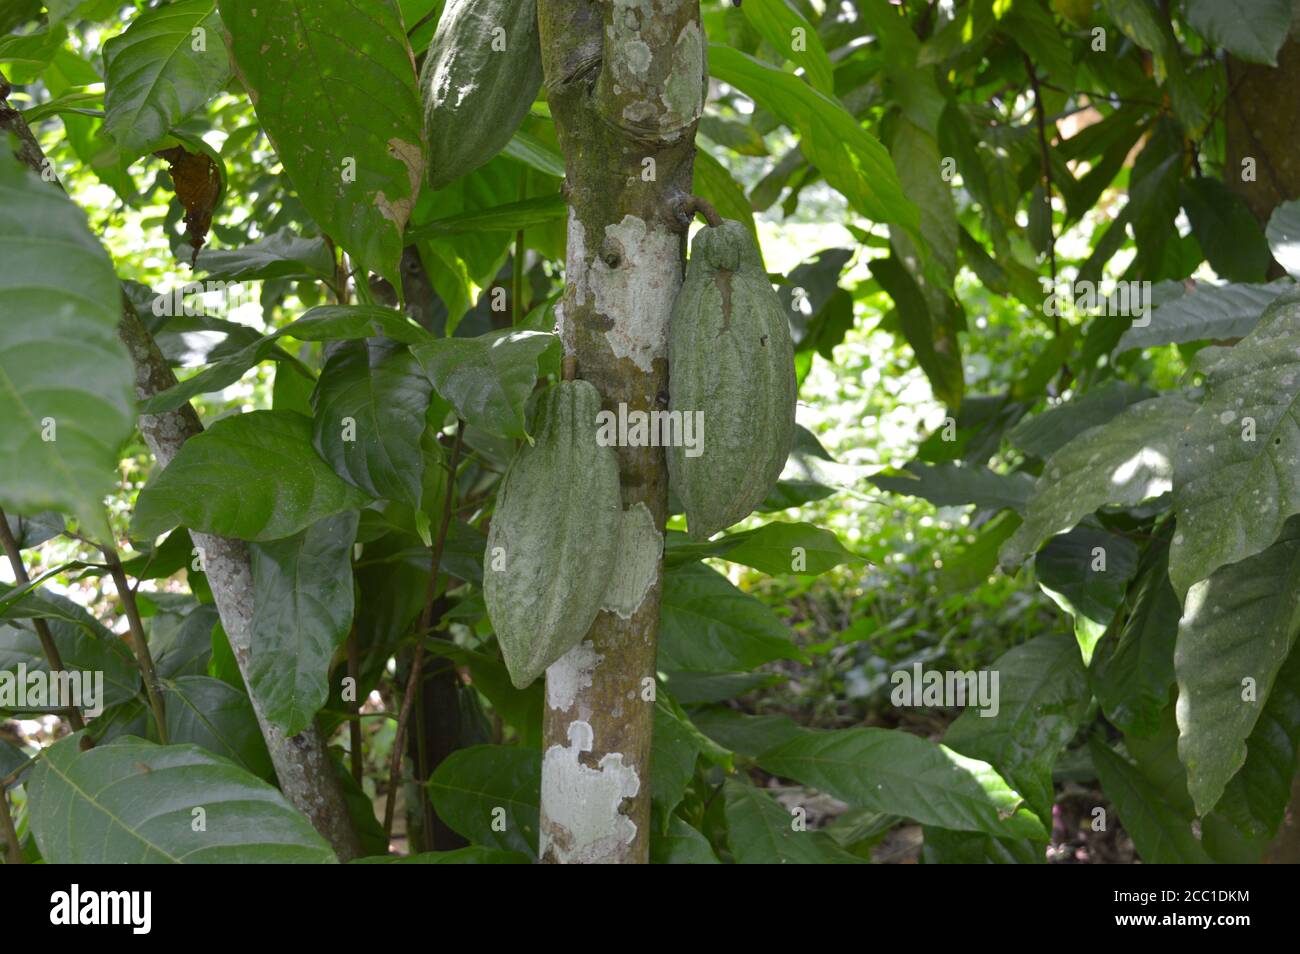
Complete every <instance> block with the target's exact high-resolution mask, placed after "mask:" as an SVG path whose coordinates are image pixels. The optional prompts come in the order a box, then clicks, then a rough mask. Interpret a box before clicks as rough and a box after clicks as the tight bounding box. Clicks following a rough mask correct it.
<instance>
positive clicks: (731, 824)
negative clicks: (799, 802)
mask: <svg viewBox="0 0 1300 954" xmlns="http://www.w3.org/2000/svg"><path fill="white" fill-rule="evenodd" d="M723 797H724V798H725V799H726V801H727V841H728V843H729V844H730V845H731V851H732V854H734V855H735V856H736V861H737V863H739V864H742V865H770V864H780V865H824V864H841V865H853V864H862V863H863V860H862V859H861V858H858V857H856V856H855V855H851V854H849V853H848V852H847V851H845V850H844V849H842V848H841V847H840V846H839V845H837V844H836V843H835V839H833V838H831V836H830V835H828V834H826V832H824V831H817V830H815V829H807V828H800V829H796V827H795V825H796V817H795V815H794V813H793V812H791V811H789V810H787V809H786V808H783V807H782V806H781V805H780V803H778V802H777V801H776V800H775V799H774V798H773V797H772V796H771V795H769V794H767V793H766V792H764V791H762V790H761V789H757V788H755V787H754V786H753V785H746V784H745V783H744V782H737V781H734V780H731V779H728V780H727V781H726V782H725V783H724V784H723Z"/></svg>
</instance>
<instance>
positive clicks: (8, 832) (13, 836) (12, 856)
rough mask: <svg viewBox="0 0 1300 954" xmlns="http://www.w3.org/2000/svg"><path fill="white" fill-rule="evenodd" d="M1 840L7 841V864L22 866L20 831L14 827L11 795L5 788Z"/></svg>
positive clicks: (0, 809) (0, 803) (1, 801)
mask: <svg viewBox="0 0 1300 954" xmlns="http://www.w3.org/2000/svg"><path fill="white" fill-rule="evenodd" d="M0 838H3V839H4V840H5V864H7V865H21V864H22V863H23V852H22V847H21V846H20V845H19V843H18V829H17V828H15V827H14V816H13V815H12V814H10V812H9V793H8V792H6V791H5V790H4V789H3V788H0Z"/></svg>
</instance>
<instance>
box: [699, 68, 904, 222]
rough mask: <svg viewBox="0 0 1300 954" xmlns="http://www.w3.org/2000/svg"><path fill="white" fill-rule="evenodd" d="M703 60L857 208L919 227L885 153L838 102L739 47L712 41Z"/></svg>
mask: <svg viewBox="0 0 1300 954" xmlns="http://www.w3.org/2000/svg"><path fill="white" fill-rule="evenodd" d="M708 61H709V72H710V73H712V75H713V76H714V78H715V79H719V80H721V81H722V82H724V83H728V84H729V85H731V86H734V87H736V88H737V89H739V90H740V91H741V92H743V93H744V94H745V95H746V96H749V97H750V98H751V99H753V100H754V102H755V103H757V104H758V105H759V106H761V107H763V108H764V109H767V110H770V111H771V112H772V113H774V114H775V115H777V116H779V117H780V118H781V121H782V122H784V123H786V124H788V125H789V126H790V127H791V128H792V129H794V130H795V131H796V132H797V133H798V134H799V137H800V140H801V145H802V147H803V151H804V154H805V155H807V157H808V160H809V161H810V162H811V163H812V164H813V165H815V166H816V167H817V168H818V170H820V172H821V173H822V175H824V176H825V177H826V181H827V182H829V183H830V185H831V186H832V188H835V189H837V190H839V191H840V192H841V193H842V194H843V195H844V197H845V198H846V199H848V202H849V205H851V206H852V207H853V208H854V209H855V210H856V211H857V212H859V213H861V214H862V215H865V216H866V217H867V218H869V219H872V220H873V221H876V222H894V223H897V224H899V225H902V226H904V227H905V228H908V229H911V230H913V231H915V230H916V229H918V228H919V227H920V217H919V214H918V212H917V209H916V206H915V205H913V204H912V202H911V201H910V200H909V199H908V198H907V196H906V195H905V194H904V193H903V187H902V183H901V182H900V181H899V177H898V172H897V171H896V170H895V169H894V163H893V160H891V159H890V157H889V153H888V152H886V151H885V148H884V147H883V146H882V145H881V144H880V143H879V142H877V141H876V140H875V139H873V138H872V137H871V135H870V134H868V133H867V131H866V130H865V129H864V128H863V127H862V126H861V125H860V124H859V123H858V121H857V120H856V119H854V118H853V116H852V115H851V114H850V113H849V112H848V111H847V110H845V109H844V107H843V106H841V105H840V104H839V103H837V102H835V101H834V100H831V99H828V98H827V97H825V96H823V95H822V94H821V93H819V92H817V91H816V90H815V89H813V88H812V87H811V86H809V85H808V84H807V83H805V82H804V81H803V80H801V79H799V78H798V77H796V76H792V75H790V74H789V73H783V72H781V71H780V70H778V69H776V68H774V67H771V66H768V65H767V64H765V63H761V62H759V61H758V60H756V59H754V58H753V57H751V56H747V55H746V54H744V53H742V52H740V51H739V50H734V49H730V48H729V47H725V46H721V45H719V44H716V43H711V44H709V51H708Z"/></svg>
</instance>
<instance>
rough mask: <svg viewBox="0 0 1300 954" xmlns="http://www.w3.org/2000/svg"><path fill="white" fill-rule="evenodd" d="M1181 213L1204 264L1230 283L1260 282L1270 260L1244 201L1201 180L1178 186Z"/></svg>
mask: <svg viewBox="0 0 1300 954" xmlns="http://www.w3.org/2000/svg"><path fill="white" fill-rule="evenodd" d="M1182 202H1183V210H1184V211H1186V213H1187V218H1188V220H1189V221H1190V222H1191V223H1192V234H1193V235H1195V236H1196V240H1197V241H1198V242H1200V244H1201V251H1203V252H1204V253H1205V260H1206V261H1207V262H1209V263H1210V267H1211V268H1213V269H1214V270H1215V272H1217V273H1218V274H1219V276H1220V277H1221V278H1223V279H1225V280H1226V281H1230V282H1262V281H1263V280H1264V278H1265V273H1266V272H1267V271H1268V266H1269V263H1270V260H1271V256H1270V255H1269V252H1268V243H1267V242H1266V241H1264V231H1263V229H1261V228H1260V227H1259V223H1258V222H1257V221H1255V216H1254V215H1253V214H1252V213H1251V211H1250V206H1248V205H1246V201H1245V200H1244V199H1243V198H1241V196H1239V195H1237V193H1235V192H1233V191H1232V190H1231V189H1229V188H1228V187H1227V186H1226V185H1224V184H1223V182H1222V181H1221V180H1219V179H1213V178H1209V177H1201V178H1199V179H1191V180H1188V181H1187V182H1184V183H1183V186H1182Z"/></svg>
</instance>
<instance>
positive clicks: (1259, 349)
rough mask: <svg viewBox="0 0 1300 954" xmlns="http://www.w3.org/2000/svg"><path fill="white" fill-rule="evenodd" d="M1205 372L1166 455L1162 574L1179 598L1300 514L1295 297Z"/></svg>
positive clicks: (1299, 324)
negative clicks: (1170, 498) (1169, 506)
mask: <svg viewBox="0 0 1300 954" xmlns="http://www.w3.org/2000/svg"><path fill="white" fill-rule="evenodd" d="M1204 373H1205V389H1206V393H1205V398H1204V400H1203V401H1202V402H1201V406H1200V407H1199V408H1197V410H1196V413H1195V414H1194V415H1192V417H1191V420H1190V421H1189V422H1188V423H1187V426H1186V427H1185V428H1183V429H1181V430H1182V433H1181V434H1180V435H1179V438H1178V441H1177V445H1176V450H1175V455H1174V506H1175V508H1176V510H1177V513H1178V532H1177V534H1175V536H1174V542H1173V545H1172V546H1171V547H1170V551H1169V578H1170V580H1172V581H1173V584H1174V589H1175V590H1177V591H1178V595H1179V596H1180V597H1181V596H1185V595H1186V594H1187V591H1188V589H1189V588H1190V587H1191V585H1192V584H1193V583H1196V582H1197V581H1198V580H1204V579H1206V578H1208V577H1209V576H1210V574H1211V573H1213V572H1214V571H1215V570H1216V569H1218V568H1219V567H1221V566H1226V565H1227V564H1230V563H1237V562H1239V561H1241V560H1244V559H1246V558H1247V557H1250V556H1253V555H1255V554H1256V553H1259V552H1260V551H1261V550H1263V549H1264V548H1265V547H1267V546H1268V545H1269V544H1270V543H1272V542H1273V541H1274V540H1276V539H1277V538H1278V535H1279V534H1280V533H1281V532H1282V525H1283V524H1284V523H1285V522H1286V520H1287V518H1288V517H1290V516H1291V515H1292V514H1295V513H1300V467H1297V466H1296V462H1297V461H1300V293H1294V292H1293V293H1288V294H1286V295H1283V296H1282V297H1281V298H1279V299H1278V300H1277V301H1275V302H1273V304H1272V305H1270V306H1269V307H1268V309H1267V311H1265V313H1264V317H1263V318H1261V319H1260V322H1259V324H1258V325H1256V326H1255V330H1254V331H1252V332H1251V333H1250V334H1249V335H1247V336H1246V337H1245V338H1243V339H1242V340H1241V341H1240V342H1238V343H1237V344H1236V345H1235V346H1233V347H1232V348H1227V349H1222V350H1221V352H1220V353H1219V354H1218V356H1217V359H1216V360H1214V361H1213V362H1211V363H1209V365H1208V366H1207V367H1205V368H1204ZM1138 406H1139V407H1140V406H1141V405H1138Z"/></svg>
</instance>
